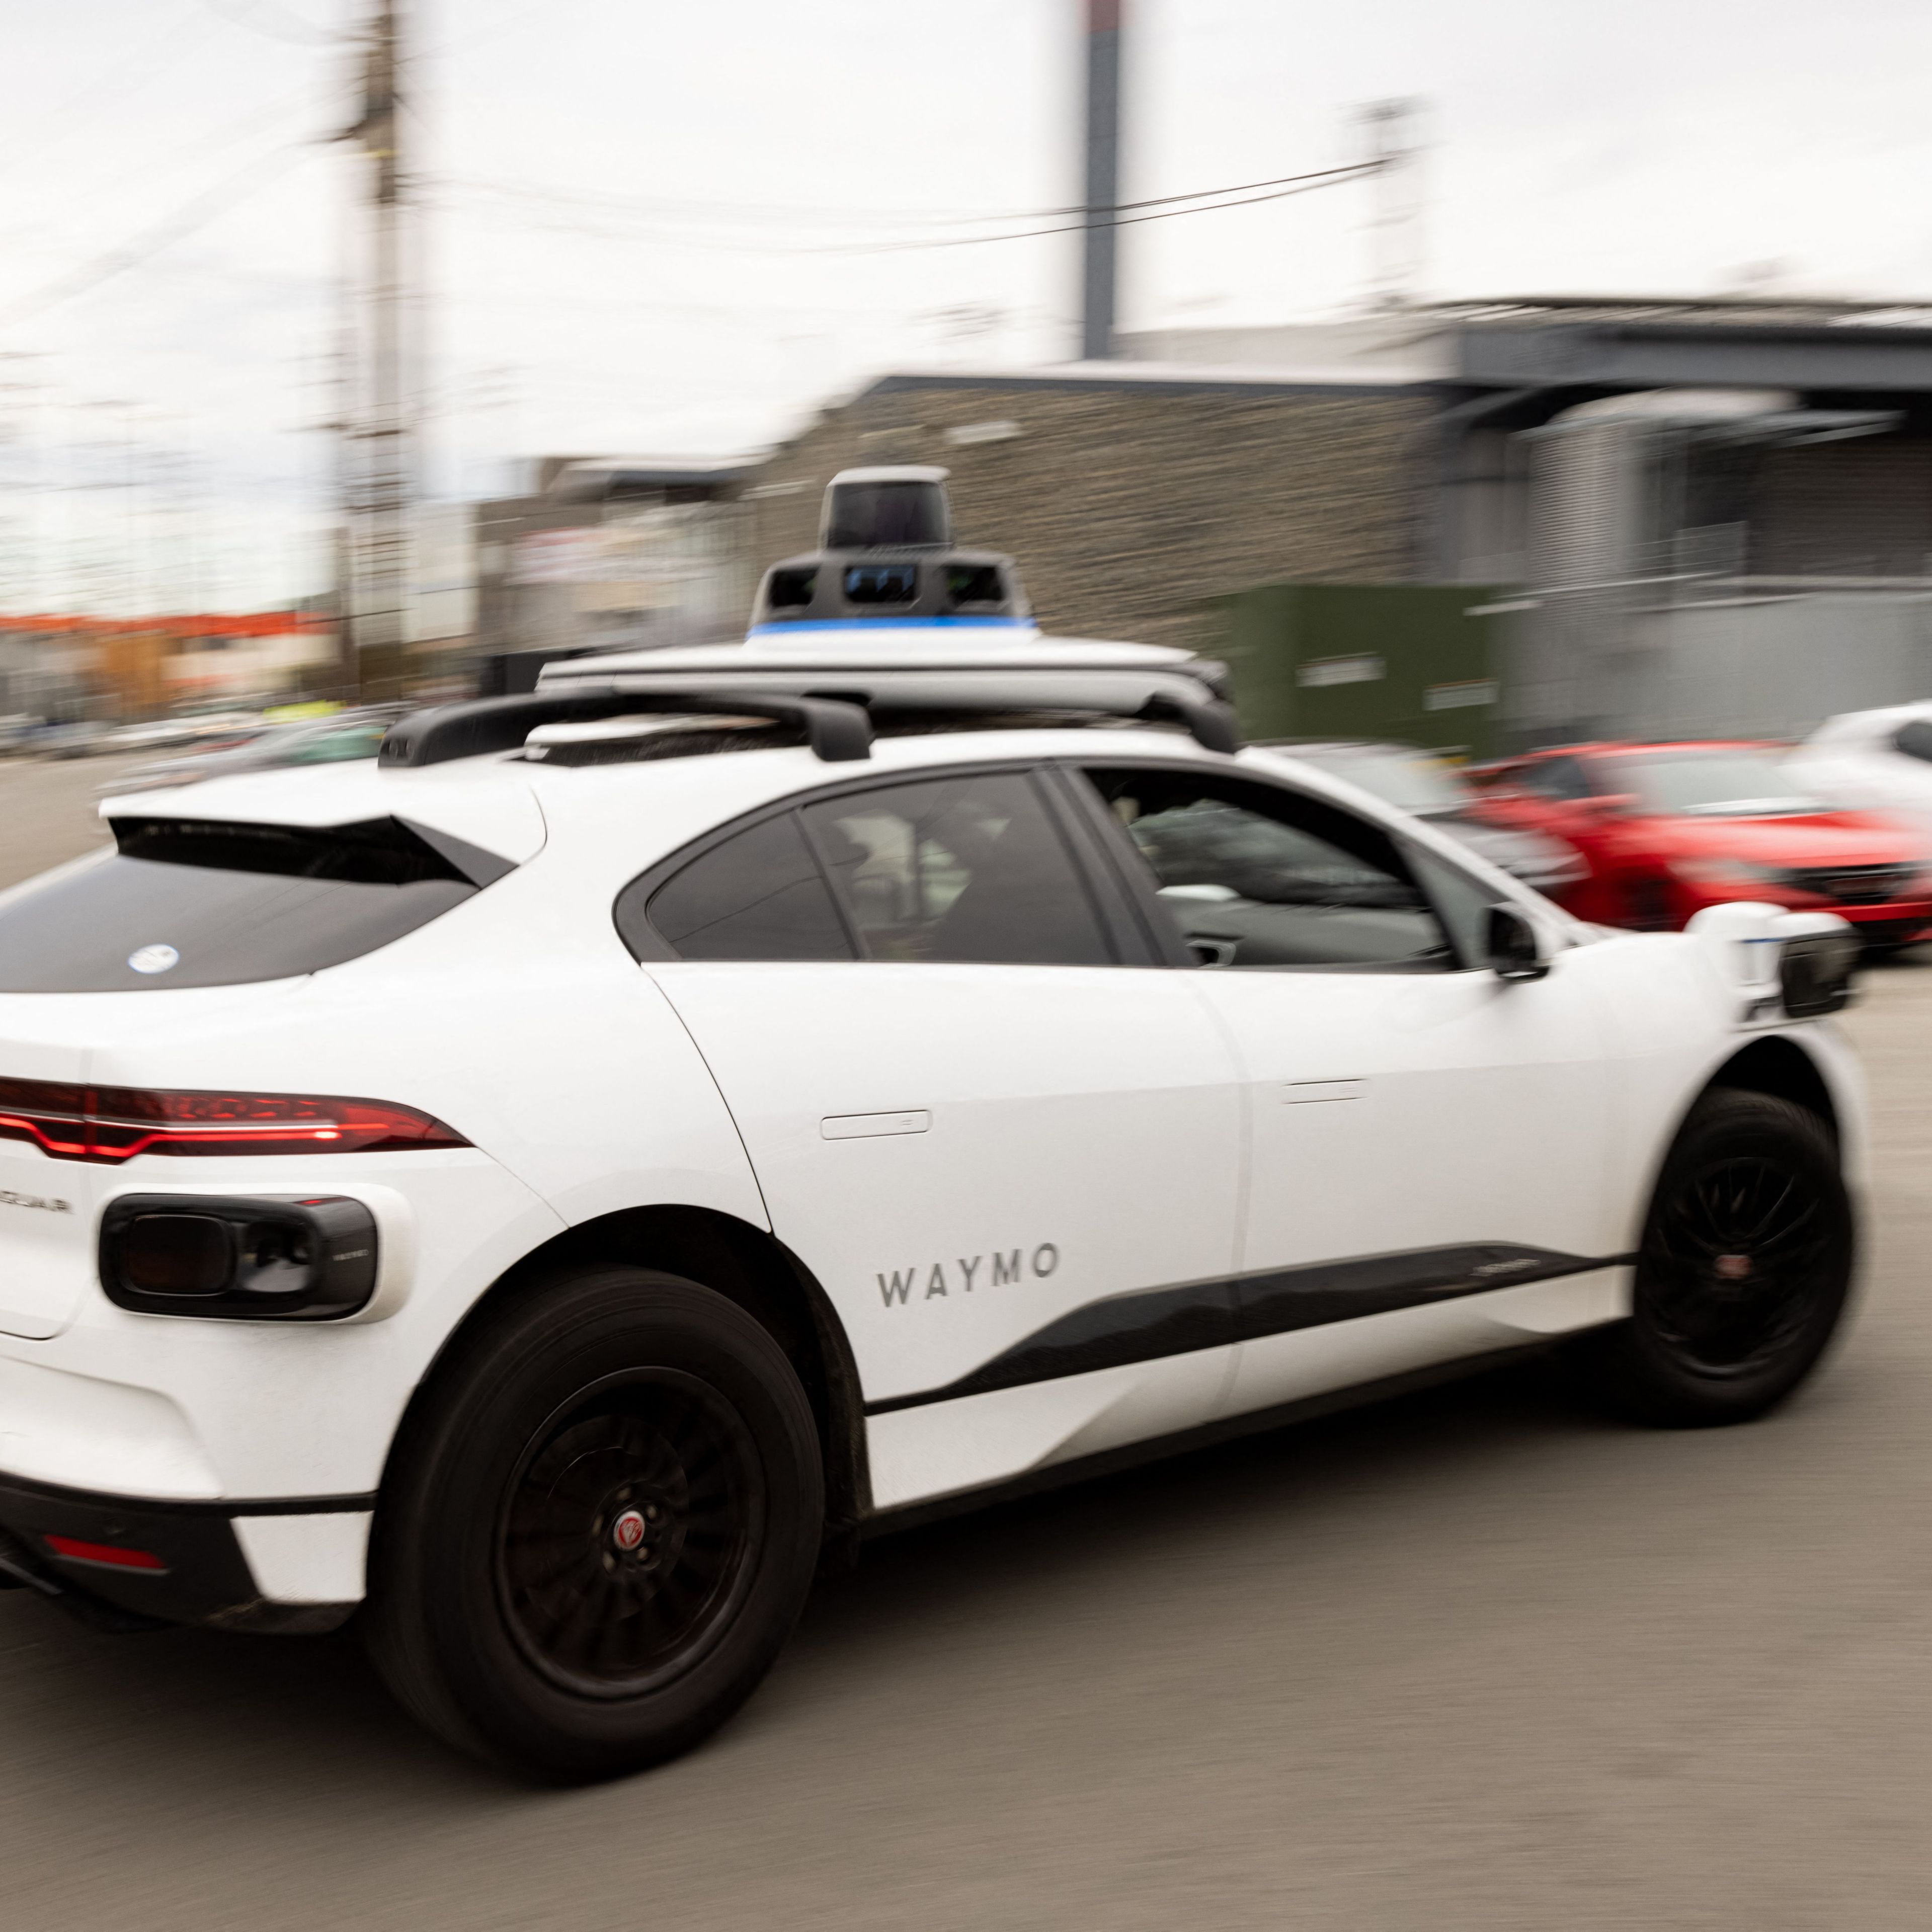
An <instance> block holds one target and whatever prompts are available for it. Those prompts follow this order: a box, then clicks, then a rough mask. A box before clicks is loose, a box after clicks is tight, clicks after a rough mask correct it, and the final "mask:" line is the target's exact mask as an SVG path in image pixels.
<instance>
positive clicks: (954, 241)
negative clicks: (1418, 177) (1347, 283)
mask: <svg viewBox="0 0 1932 1932" xmlns="http://www.w3.org/2000/svg"><path fill="white" fill-rule="evenodd" d="M1379 166H1380V163H1376V162H1373V161H1362V162H1357V163H1355V164H1353V165H1352V166H1348V167H1343V168H1325V169H1321V170H1320V171H1319V172H1316V173H1314V174H1310V175H1290V176H1286V177H1283V179H1285V180H1286V181H1288V182H1289V185H1288V186H1286V187H1276V188H1273V189H1271V190H1269V191H1268V192H1267V193H1262V194H1250V195H1239V191H1238V190H1236V189H1233V188H1217V189H1207V190H1202V192H1201V193H1199V194H1196V195H1163V196H1160V197H1158V198H1157V199H1155V200H1152V201H1144V202H1127V203H1124V204H1123V206H1124V207H1126V208H1152V209H1153V210H1154V212H1153V213H1151V214H1120V215H1117V216H1116V217H1115V219H1114V220H1111V221H1106V222H1101V223H1089V222H1086V221H1075V222H1069V223H1065V224H1064V225H1062V226H1055V227H1050V228H1029V229H1019V230H1017V231H1014V232H1010V233H1004V234H998V235H953V236H938V237H935V238H933V239H926V240H901V241H890V242H817V243H803V244H798V245H786V244H784V243H778V242H766V241H763V240H759V239H746V240H744V241H734V240H728V239H724V238H722V237H720V236H702V235H694V234H692V233H689V232H688V231H686V232H684V233H679V232H677V231H676V230H660V231H658V232H657V233H651V232H649V231H648V230H641V229H635V228H632V229H612V228H611V227H610V226H596V225H594V224H592V223H588V222H583V221H574V222H573V221H565V220H555V221H550V222H547V223H544V226H548V227H552V228H560V229H567V230H571V231H573V232H575V233H581V234H589V235H598V236H605V237H612V238H615V239H631V240H638V241H651V242H657V243H658V244H660V245H664V246H667V247H671V248H702V249H710V250H713V251H722V252H725V253H735V254H745V253H752V254H779V255H878V254H900V253H902V252H904V251H908V250H917V249H929V248H977V247H980V246H982V245H985V244H986V243H989V242H1022V241H1027V240H1031V239H1033V238H1034V237H1036V236H1045V235H1077V234H1079V233H1082V231H1083V230H1084V229H1086V228H1088V227H1089V226H1101V227H1108V228H1124V227H1131V226H1134V225H1135V224H1136V223H1139V222H1143V221H1172V220H1175V219H1177V218H1178V217H1180V216H1182V215H1187V214H1214V213H1215V212H1216V211H1217V210H1219V209H1221V208H1252V207H1253V206H1255V205H1256V204H1257V203H1259V202H1268V201H1281V200H1284V199H1287V198H1288V197H1289V196H1293V195H1298V194H1307V193H1313V192H1314V191H1315V190H1318V189H1320V188H1324V187H1339V186H1340V185H1341V184H1343V183H1344V182H1347V181H1358V180H1361V179H1362V178H1365V177H1367V176H1368V175H1373V174H1374V173H1376V172H1377V171H1378V169H1379ZM446 185H449V186H453V187H471V188H481V190H483V191H484V193H490V194H494V195H496V196H498V197H499V199H507V200H510V201H512V202H514V201H519V200H522V201H528V200H532V199H536V200H542V199H549V200H552V201H555V202H559V203H560V204H562V205H569V204H570V203H571V201H572V200H573V199H578V198H576V197H571V196H564V195H560V194H548V193H546V192H545V191H544V190H529V191H525V190H517V189H514V188H511V187H503V186H497V185H495V184H487V183H484V182H481V181H473V180H469V181H466V180H463V179H460V178H452V179H451V180H450V181H449V182H448V183H446ZM1213 195H1220V196H1223V197H1226V196H1229V195H1239V198H1238V199H1232V200H1230V199H1225V198H1224V199H1220V200H1213V199H1208V198H1207V197H1208V196H1213ZM581 199H584V200H586V201H587V200H589V199H590V198H589V197H583V198H581ZM1187 201H1191V202H1197V203H1199V205H1196V206H1193V207H1174V206H1169V205H1165V204H1167V203H1171V202H1187ZM592 206H593V208H594V206H595V203H594V202H592ZM610 212H613V213H614V212H616V210H614V209H613V210H610ZM1068 212H1070V213H1077V212H1084V211H1080V210H1069V211H1068ZM1097 212H1098V211H1097ZM978 218H979V219H980V220H988V221H991V220H999V219H1001V218H1003V217H998V216H992V215H989V216H984V217H978ZM1004 218H1006V219H1012V218H1013V217H1004Z"/></svg>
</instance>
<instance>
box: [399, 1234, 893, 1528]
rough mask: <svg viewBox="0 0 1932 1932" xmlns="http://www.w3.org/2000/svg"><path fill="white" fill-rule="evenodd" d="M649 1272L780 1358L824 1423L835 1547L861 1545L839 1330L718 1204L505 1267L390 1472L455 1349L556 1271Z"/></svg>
mask: <svg viewBox="0 0 1932 1932" xmlns="http://www.w3.org/2000/svg"><path fill="white" fill-rule="evenodd" d="M613 1263H614V1264H619V1265H628V1266H631V1267H635V1268H659V1269H661V1270H663V1271H664V1272H665V1273H667V1274H677V1275H682V1276H684V1277H686V1278H688V1280H692V1281H695V1282H697V1283H700V1285H701V1286H704V1287H706V1288H708V1289H712V1291H714V1292H715V1293H718V1294H719V1295H724V1297H725V1298H727V1300H728V1301H733V1302H735V1303H736V1304H737V1305H738V1306H739V1307H740V1308H742V1309H743V1310H745V1313H747V1314H748V1315H749V1316H751V1318H752V1319H753V1320H754V1321H755V1322H757V1323H758V1324H759V1325H760V1327H761V1328H763V1329H764V1330H765V1331H766V1333H767V1334H769V1335H770V1336H771V1337H772V1339H773V1340H775V1341H776V1342H777V1343H778V1346H780V1347H781V1349H784V1352H785V1354H786V1356H787V1358H788V1359H789V1360H790V1362H791V1364H792V1366H793V1368H794V1369H795V1370H796V1371H797V1373H798V1377H799V1382H801V1383H802V1385H804V1388H805V1394H806V1396H807V1397H808V1399H809V1400H810V1402H811V1407H812V1412H813V1415H814V1416H815V1417H816V1418H817V1423H818V1433H819V1444H820V1451H821V1454H823V1458H824V1472H825V1502H826V1547H827V1550H828V1552H829V1551H832V1550H850V1549H852V1548H856V1535H857V1529H856V1526H857V1524H858V1523H859V1520H860V1519H861V1518H862V1517H864V1516H865V1514H867V1513H868V1511H869V1510H870V1508H871V1480H870V1477H869V1475H868V1470H867V1466H866V1460H865V1407H864V1402H863V1398H862V1395H861V1393H860V1390H859V1375H858V1369H857V1366H856V1364H855V1363H854V1361H853V1358H852V1351H851V1346H850V1343H849V1342H848V1341H847V1338H846V1335H845V1331H844V1325H842V1324H841V1322H840V1321H839V1319H838V1315H837V1313H836V1312H835V1310H834V1309H833V1307H832V1303H831V1301H830V1298H829V1297H828V1296H827V1295H826V1293H825V1291H824V1289H823V1288H821V1287H820V1286H819V1284H818V1283H817V1280H815V1279H814V1277H813V1276H812V1274H811V1271H809V1270H808V1269H807V1268H805V1265H804V1264H803V1263H802V1262H800V1261H799V1259H798V1258H797V1257H796V1256H794V1255H793V1253H791V1252H790V1250H789V1249H787V1247H785V1246H784V1244H783V1243H782V1242H781V1241H778V1239H777V1238H775V1236H773V1235H770V1234H769V1233H767V1232H766V1231H765V1230H764V1229H762V1228H758V1227H755V1226H753V1225H752V1224H751V1223H749V1222H747V1221H742V1220H739V1219H738V1218H737V1217H735V1216H733V1215H730V1214H723V1213H721V1212H720V1211H718V1210H716V1209H715V1208H691V1207H685V1206H679V1205H664V1204H660V1205H653V1206H650V1207H643V1208H623V1209H620V1210H619V1211H616V1212H614V1213H612V1214H603V1215H599V1216H598V1217H596V1218H595V1220H589V1221H586V1222H583V1223H580V1224H579V1225H578V1226H576V1227H574V1228H567V1229H564V1230H563V1231H562V1232H561V1233H560V1234H558V1235H553V1237H552V1238H550V1240H548V1241H545V1242H544V1243H543V1244H541V1246H539V1247H535V1248H533V1249H532V1250H531V1251H530V1252H529V1253H528V1254H526V1255H525V1256H523V1257H522V1259H520V1260H519V1261H517V1262H515V1263H514V1265H512V1266H511V1267H510V1268H507V1269H505V1271H504V1272H503V1273H502V1274H501V1275H499V1277H497V1278H496V1280H495V1281H494V1282H493V1283H491V1284H490V1286H489V1287H488V1288H487V1289H485V1290H484V1292H483V1293H482V1294H481V1295H479V1296H478V1298H477V1299H476V1301H475V1302H474V1303H473V1304H472V1305H471V1307H469V1310H467V1311H466V1313H465V1314H464V1316H463V1319H462V1320H461V1321H460V1322H458V1324H457V1325H456V1326H455V1328H452V1330H451V1331H450V1332H449V1334H448V1335H446V1336H445V1337H443V1343H442V1346H440V1348H439V1349H438V1350H437V1353H436V1355H435V1356H434V1358H433V1359H432V1360H431V1362H430V1363H429V1364H428V1367H426V1368H425V1370H424V1372H423V1374H422V1379H420V1380H419V1382H418V1383H417V1384H416V1388H415V1390H414V1391H413V1393H412V1394H411V1396H410V1401H409V1403H408V1405H407V1407H406V1408H405V1409H404V1413H403V1415H402V1417H401V1420H400V1421H399V1423H398V1427H397V1428H396V1430H395V1435H394V1436H392V1439H391V1441H390V1444H389V1454H388V1457H387V1458H386V1462H385V1466H384V1469H383V1487H384V1488H385V1489H386V1488H387V1486H388V1483H389V1472H390V1470H391V1469H392V1468H393V1466H394V1465H395V1461H396V1459H397V1457H398V1455H399V1454H401V1453H402V1452H403V1451H404V1449H405V1448H406V1446H407V1442H408V1440H409V1438H410V1435H411V1433H412V1431H411V1428H410V1424H411V1422H412V1421H413V1418H414V1417H415V1415H416V1414H417V1413H418V1412H419V1411H420V1409H421V1408H422V1405H423V1403H424V1401H425V1398H426V1397H427V1396H428V1393H429V1392H430V1391H431V1389H432V1388H434V1386H435V1385H436V1383H437V1380H438V1377H439V1374H440V1371H441V1370H442V1369H443V1365H444V1364H445V1363H446V1361H447V1360H448V1359H449V1356H450V1355H451V1353H452V1351H453V1350H454V1349H455V1346H456V1344H457V1343H458V1341H459V1340H460V1339H461V1338H462V1337H464V1336H466V1335H467V1334H469V1333H470V1332H471V1331H472V1330H473V1329H474V1328H475V1325H477V1324H478V1322H481V1321H484V1320H486V1319H489V1318H490V1316H493V1314H494V1313H496V1311H497V1310H499V1309H501V1308H502V1307H503V1306H504V1305H505V1304H506V1303H507V1302H508V1301H513V1300H520V1299H523V1298H527V1297H532V1296H540V1295H542V1294H543V1292H544V1290H545V1289H546V1288H547V1286H548V1285H549V1284H550V1283H552V1282H553V1281H554V1280H556V1277H557V1276H558V1274H559V1272H560V1271H570V1270H574V1269H577V1268H591V1267H595V1266H598V1265H610V1264H613Z"/></svg>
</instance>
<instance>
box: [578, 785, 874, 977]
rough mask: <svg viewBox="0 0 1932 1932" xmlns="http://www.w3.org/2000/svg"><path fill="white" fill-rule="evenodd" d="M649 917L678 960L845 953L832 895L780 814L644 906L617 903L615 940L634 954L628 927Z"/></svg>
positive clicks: (695, 863) (697, 862)
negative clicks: (647, 905) (642, 918)
mask: <svg viewBox="0 0 1932 1932" xmlns="http://www.w3.org/2000/svg"><path fill="white" fill-rule="evenodd" d="M646 911H648V916H649V921H650V924H651V926H652V927H653V928H654V929H655V930H656V932H657V934H658V937H659V938H661V939H662V940H663V941H664V943H665V944H667V945H668V946H669V947H670V950H672V951H673V953H676V955H677V956H678V957H679V959H850V958H851V957H852V948H851V947H850V944H848V942H847V940H846V938H845V928H844V923H843V922H841V919H839V916H838V908H837V907H835V906H834V905H833V904H832V895H831V892H829V890H828V889H826V883H825V879H824V876H823V874H821V873H820V871H819V869H818V862H817V860H816V859H814V858H813V857H812V856H811V852H810V851H809V850H808V849H807V847H806V846H805V837H804V835H803V834H802V832H800V831H799V829H798V823H797V821H796V820H795V819H793V817H790V814H787V815H786V816H785V817H782V818H768V819H766V820H765V821H764V822H763V824H760V825H754V826H751V827H750V828H749V829H748V830H746V831H743V832H738V833H736V834H735V835H733V836H732V837H731V838H727V839H726V840H725V841H724V843H723V844H719V845H714V846H713V847H712V848H711V850H709V851H708V852H706V853H703V855H702V856H700V857H698V858H696V859H693V860H692V861H691V863H690V864H689V865H686V866H685V868H683V870H682V871H679V872H676V873H674V874H673V875H672V876H671V877H670V879H668V880H667V881H666V882H665V883H664V884H663V885H661V886H659V887H658V889H657V890H656V891H655V892H653V893H652V895H650V903H649V907H648V908H646V907H644V906H643V905H641V904H638V903H637V902H636V901H635V900H634V897H633V894H632V892H631V891H626V892H624V893H623V894H622V895H621V896H620V897H619V899H618V901H617V906H616V919H617V930H618V932H619V935H622V938H624V939H625V941H626V942H627V943H628V944H630V945H631V950H632V951H633V952H634V953H635V952H637V951H639V950H640V949H639V947H638V945H637V943H636V941H635V939H634V936H633V924H634V922H635V921H637V919H640V917H641V916H644V915H645V914H646Z"/></svg>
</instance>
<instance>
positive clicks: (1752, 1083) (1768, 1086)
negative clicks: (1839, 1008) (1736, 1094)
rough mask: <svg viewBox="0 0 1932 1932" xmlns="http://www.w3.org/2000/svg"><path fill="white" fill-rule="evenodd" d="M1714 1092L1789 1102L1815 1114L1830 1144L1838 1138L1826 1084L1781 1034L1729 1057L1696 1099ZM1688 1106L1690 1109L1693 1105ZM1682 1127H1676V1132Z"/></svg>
mask: <svg viewBox="0 0 1932 1932" xmlns="http://www.w3.org/2000/svg"><path fill="white" fill-rule="evenodd" d="M1713 1088H1733V1089H1735V1090H1736V1091H1741V1092H1743V1093H1747V1094H1769V1095H1771V1096H1772V1098H1773V1099H1774V1100H1789V1101H1790V1102H1791V1103H1793V1106H1799V1107H1802V1108H1804V1109H1805V1111H1806V1112H1808V1113H1812V1114H1816V1115H1817V1116H1818V1118H1820V1120H1821V1121H1823V1122H1824V1124H1825V1125H1826V1128H1827V1129H1828V1130H1829V1132H1830V1133H1831V1136H1832V1139H1833V1140H1834V1141H1835V1142H1837V1141H1839V1140H1841V1139H1842V1135H1841V1130H1840V1127H1839V1122H1838V1103H1837V1102H1836V1101H1835V1100H1834V1099H1833V1098H1832V1088H1831V1085H1830V1083H1829V1082H1828V1081H1827V1080H1826V1078H1825V1076H1824V1074H1823V1072H1822V1071H1821V1070H1820V1067H1819V1065H1818V1063H1817V1061H1815V1060H1814V1059H1813V1058H1812V1057H1811V1055H1810V1054H1808V1053H1807V1052H1805V1049H1804V1048H1802V1046H1799V1044H1798V1043H1797V1042H1796V1040H1791V1039H1790V1038H1788V1037H1786V1036H1785V1035H1784V1034H1766V1036H1765V1037H1763V1039H1760V1040H1753V1041H1752V1042H1751V1044H1750V1045H1749V1046H1747V1047H1745V1048H1743V1049H1741V1050H1740V1051H1739V1052H1736V1053H1734V1054H1733V1055H1731V1057H1730V1059H1728V1060H1727V1061H1725V1062H1724V1064H1723V1065H1722V1066H1721V1067H1719V1068H1718V1070H1716V1072H1715V1073H1713V1074H1712V1076H1711V1077H1710V1079H1709V1080H1707V1081H1706V1082H1705V1083H1704V1087H1703V1092H1701V1093H1700V1094H1699V1095H1698V1097H1697V1098H1698V1099H1699V1100H1701V1099H1702V1098H1703V1095H1704V1094H1708V1093H1709V1092H1710V1091H1712V1089H1713ZM1691 1104H1692V1106H1695V1105H1696V1104H1697V1103H1696V1101H1693V1102H1692V1103H1691ZM1686 1112H1687V1113H1688V1109H1686ZM1679 1129H1680V1130H1681V1129H1682V1121H1680V1122H1679Z"/></svg>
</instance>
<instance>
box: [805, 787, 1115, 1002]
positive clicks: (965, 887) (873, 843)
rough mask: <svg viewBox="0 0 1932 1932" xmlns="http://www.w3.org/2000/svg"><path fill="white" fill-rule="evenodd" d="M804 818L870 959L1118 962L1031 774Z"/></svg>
mask: <svg viewBox="0 0 1932 1932" xmlns="http://www.w3.org/2000/svg"><path fill="white" fill-rule="evenodd" d="M802 816H803V817H804V820H805V826H806V828H807V829H808V831H809V832H810V833H811V838H812V841H813V842H814V844H815V845H816V846H817V848H818V851H819V854H820V857H821V858H822V859H823V860H824V862H825V865H826V871H828V872H829V874H831V876H832V879H833V880H834V881H835V884H836V886H837V888H838V893H839V896H840V898H841V899H842V901H844V906H845V909H846V912H847V916H849V917H850V919H851V922H852V925H853V929H854V930H855V931H856V933H857V935H858V938H859V943H860V944H861V945H862V947H864V949H865V955H866V956H867V957H868V959H886V960H895V961H900V962H908V961H929V962H941V961H953V962H971V963H975V964H979V965H1016V966H1105V965H1111V964H1112V961H1113V953H1112V949H1111V948H1110V947H1109V945H1108V943H1107V939H1106V933H1105V932H1104V930H1103V928H1102V926H1101V924H1100V918H1099V916H1098V915H1097V913H1096V912H1095V910H1094V906H1093V903H1092V901H1091V899H1090V898H1089V897H1088V892H1087V888H1086V885H1085V881H1084V880H1082V877H1081V876H1080V874H1079V870H1078V869H1077V868H1076V865H1075V864H1074V862H1073V856H1072V854H1071V853H1070V852H1069V851H1068V850H1067V844H1066V841H1064V839H1063V838H1061V834H1060V832H1059V830H1058V828H1057V827H1056V826H1055V824H1054V823H1053V820H1052V817H1050V816H1049V814H1048V811H1047V808H1046V802H1045V800H1044V799H1043V798H1042V796H1041V795H1040V792H1039V790H1037V787H1035V785H1034V782H1033V781H1032V780H1031V778H1028V777H1027V775H1025V773H1024V772H972V773H969V774H968V775H966V776H965V777H961V778H935V779H933V780H931V781H928V782H926V783H923V784H903V785H890V786H885V787H880V789H878V790H872V791H864V792H856V793H851V794H850V795H849V796H844V797H841V798H833V799H825V800H823V802H820V803H819V804H817V805H808V806H807V807H806V808H805V811H804V813H803V814H802Z"/></svg>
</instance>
